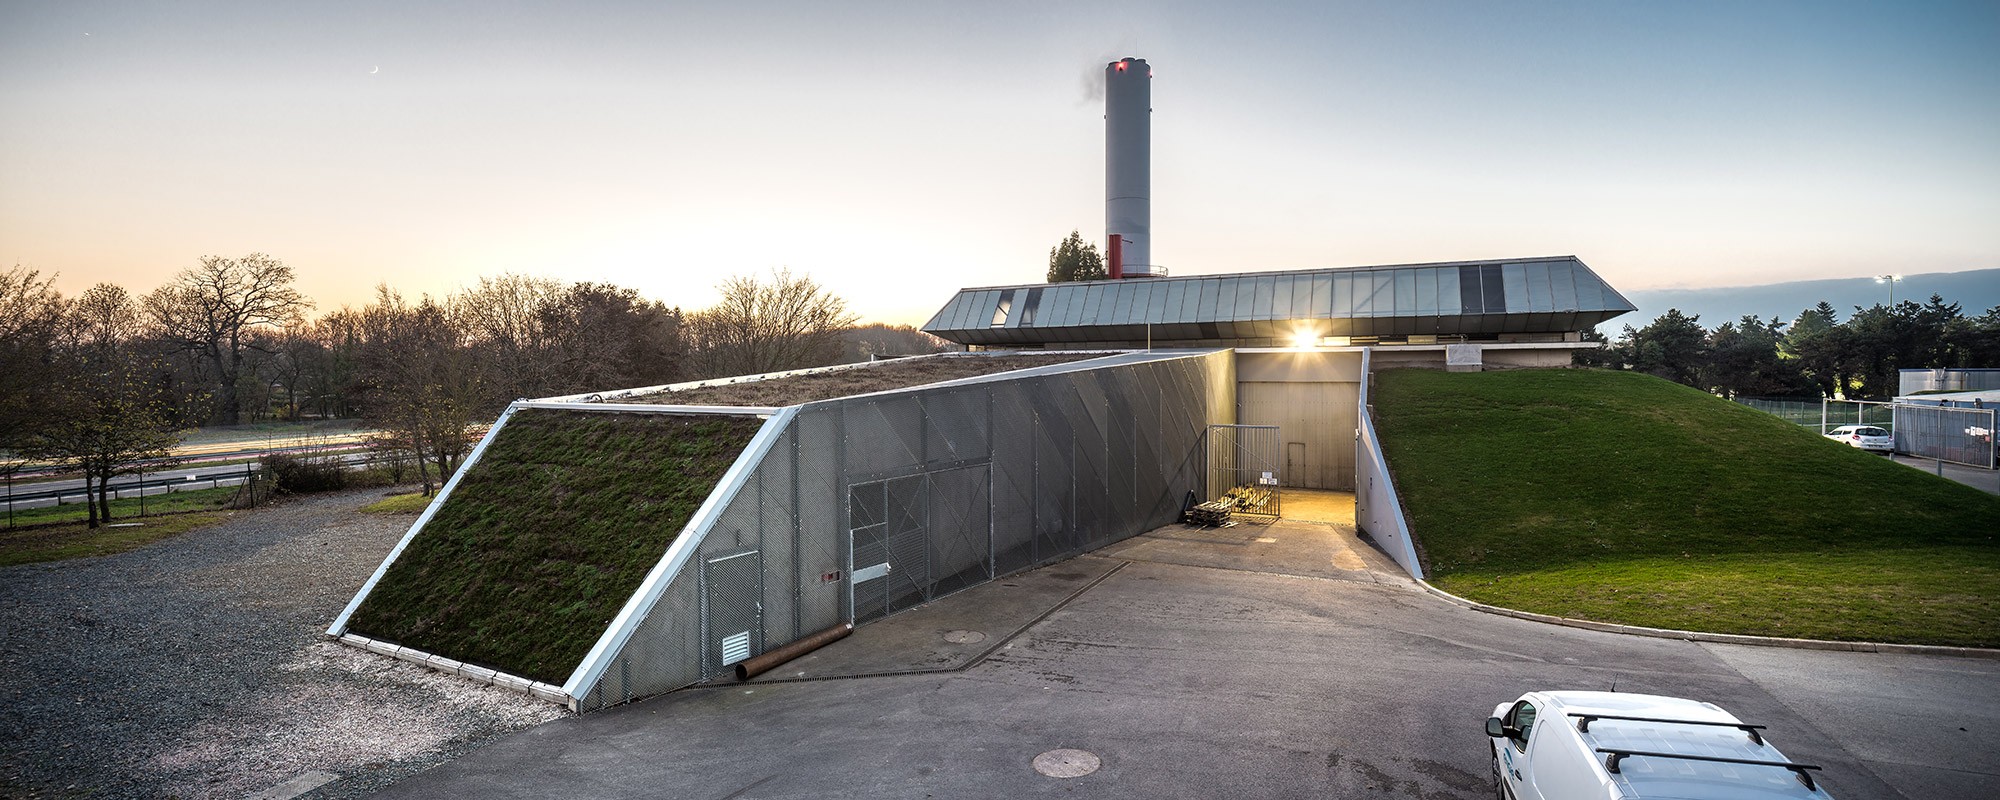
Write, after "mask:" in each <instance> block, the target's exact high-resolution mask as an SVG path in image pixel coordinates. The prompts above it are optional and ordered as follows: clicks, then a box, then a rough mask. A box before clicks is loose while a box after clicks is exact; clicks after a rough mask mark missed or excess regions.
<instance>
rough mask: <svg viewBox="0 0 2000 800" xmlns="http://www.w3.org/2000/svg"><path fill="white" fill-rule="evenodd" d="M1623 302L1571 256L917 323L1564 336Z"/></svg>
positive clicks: (1181, 284)
mask: <svg viewBox="0 0 2000 800" xmlns="http://www.w3.org/2000/svg"><path fill="white" fill-rule="evenodd" d="M1031 288H1039V289H1040V290H1041V292H1040V297H1041V304H1042V306H1043V307H1045V308H1052V309H1053V308H1061V309H1065V313H1060V314H1046V315H1044V314H1037V315H1036V317H1035V320H1034V321H1033V322H1032V323H1030V322H1027V321H1025V320H1020V321H1018V322H1016V320H1017V319H1018V317H1019V315H1010V317H1009V322H1008V324H1007V326H1006V327H1001V328H995V327H992V326H991V325H990V324H989V323H990V322H991V320H992V317H993V314H994V312H995V311H996V310H997V309H998V308H999V305H1000V303H1001V301H1002V299H1003V298H1006V297H1010V296H1025V295H1026V294H1027V291H1026V290H1028V289H1031ZM1632 310H1633V306H1632V303H1631V302H1630V301H1627V300H1626V299H1625V298H1624V297H1623V296H1621V295H1619V294H1618V292H1617V291H1616V290H1614V289H1612V288H1611V287H1610V286H1608V285H1606V284H1605V283H1604V281H1603V279H1601V278H1599V277H1598V276H1597V274H1596V273H1595V272H1592V271H1591V269H1590V268H1589V267H1588V266H1585V265H1584V263H1583V262H1582V261H1580V260H1578V259H1576V258H1575V257H1573V256H1562V257H1555V258H1530V259H1513V260H1500V261H1475V262H1454V263H1450V264H1413V265H1407V266H1389V267H1364V268H1348V269H1326V270H1307V271H1299V272H1276V273H1243V274H1238V275H1219V276H1193V277H1183V278H1149V279H1140V280H1126V281H1088V282H1079V283H1060V284H1048V285H1044V286H1021V287H1004V288H998V289H991V288H989V289H965V290H962V291H960V292H959V293H958V295H957V296H955V297H953V298H952V299H951V300H950V301H949V302H947V303H946V304H945V306H944V308H943V309H941V310H939V311H938V313H937V315H936V316H935V317H933V318H932V319H931V321H930V322H928V323H926V324H925V325H924V330H925V331H928V332H930V333H933V334H936V335H938V336H942V337H944V338H946V339H950V340H952V341H955V342H959V343H961V344H968V345H1033V344H1043V345H1049V344H1058V343H1100V344H1111V343H1127V342H1141V341H1148V340H1151V341H1156V342H1200V343H1203V344H1205V345H1213V346H1230V345H1249V344H1264V343H1274V344H1282V343H1285V341H1286V340H1288V339H1289V337H1290V336H1291V335H1292V334H1293V332H1294V331H1297V330H1300V329H1301V328H1305V327H1311V328H1313V329H1315V330H1317V331H1318V332H1319V333H1320V334H1321V335H1325V336H1407V335H1412V334H1425V335H1461V334H1462V335H1476V336H1483V335H1497V334H1505V333H1515V334H1522V333H1525V334H1557V333H1568V332H1573V331H1577V330H1581V329H1583V328H1586V327H1589V326H1592V325H1596V324H1598V323H1600V322H1603V321H1604V320H1607V319H1610V318H1612V317H1615V316H1618V315H1620V314H1624V313H1626V312H1629V311H1632Z"/></svg>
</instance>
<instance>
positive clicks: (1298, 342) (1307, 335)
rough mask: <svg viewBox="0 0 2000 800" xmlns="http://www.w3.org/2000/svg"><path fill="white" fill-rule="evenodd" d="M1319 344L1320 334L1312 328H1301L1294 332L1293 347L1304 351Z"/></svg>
mask: <svg viewBox="0 0 2000 800" xmlns="http://www.w3.org/2000/svg"><path fill="white" fill-rule="evenodd" d="M1318 342H1319V332H1318V331H1315V330H1313V329H1311V328H1300V329H1298V330H1296V331H1292V346H1293V347H1297V348H1299V349H1301V350H1303V349H1305V348H1308V347H1311V346H1313V345H1314V344H1316V343H1318Z"/></svg>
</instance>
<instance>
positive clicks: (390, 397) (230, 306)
mask: <svg viewBox="0 0 2000 800" xmlns="http://www.w3.org/2000/svg"><path fill="white" fill-rule="evenodd" d="M294 279H295V276H294V274H293V271H292V269H291V267H289V266H287V265H286V264H285V263H284V262H283V261H281V260H279V259H276V258H272V257H270V256H267V255H263V254H254V253H253V254H251V255H248V256H243V257H241V258H223V257H207V258H203V259H201V261H200V262H199V263H198V264H197V265H196V266H193V267H189V268H188V269H186V270H183V271H182V272H181V273H179V274H177V275H175V276H174V277H173V279H172V280H170V281H169V282H168V283H167V284H166V285H164V286H161V287H159V288H158V289H155V290H154V291H153V292H151V293H149V294H146V295H144V296H137V297H135V296H133V295H131V294H130V293H128V292H127V291H126V290H125V289H123V288H121V287H118V286H115V285H112V284H99V285H97V286H94V287H91V288H90V289H89V290H87V291H85V292H84V293H83V294H81V295H79V296H77V297H75V298H66V297H63V296H62V295H61V294H60V293H59V292H57V291H56V289H55V288H54V279H53V277H52V276H44V275H42V274H41V273H39V272H37V271H34V270H28V269H24V268H21V267H15V268H13V269H10V270H6V271H0V450H5V451H12V452H14V453H15V454H17V455H20V456H23V457H26V458H28V459H31V460H37V461H53V462H57V463H60V464H63V465H65V466H68V467H72V468H75V469H78V470H80V471H82V472H83V473H84V474H85V476H86V479H87V480H88V481H89V483H90V485H91V487H92V490H91V491H92V496H93V497H94V498H95V501H94V502H93V507H92V514H91V519H92V524H93V525H94V524H96V523H97V522H98V521H99V519H100V518H106V517H108V514H109V498H108V496H107V494H106V492H105V491H104V489H103V487H104V486H105V484H106V482H108V481H109V480H110V479H111V478H112V477H115V476H116V475H118V474H120V473H121V472H123V471H126V470H130V469H135V468H136V466H135V465H136V464H138V463H140V462H142V461H152V462H153V463H155V464H157V461H155V460H156V459H163V458H165V457H166V456H167V455H168V454H169V453H170V452H171V450H172V449H173V447H174V446H175V445H176V444H177V443H178V441H179V438H180V433H179V432H180V431H181V430H183V429H184V428H185V427H187V426H190V425H197V424H201V423H204V422H206V423H210V424H221V425H229V424H237V423H239V422H241V421H243V420H244V419H246V418H248V419H252V420H255V419H261V418H266V417H272V416H277V417H284V418H289V419H293V420H296V419H300V418H303V417H306V416H317V417H323V418H347V417H360V418H362V419H364V420H367V421H369V422H370V423H372V424H374V425H376V426H378V427H381V428H383V429H385V430H387V431H390V432H391V433H392V434H393V436H394V439H395V441H394V443H393V444H394V446H395V447H397V448H400V449H402V450H404V451H406V452H407V453H409V454H410V455H412V456H414V457H415V458H417V459H418V461H419V462H421V463H425V464H428V465H430V466H431V467H432V468H433V469H432V470H423V471H420V472H421V473H422V474H424V476H425V481H426V487H425V488H426V491H429V489H430V485H429V479H430V475H431V474H436V475H448V474H450V472H451V471H452V470H453V469H455V468H456V466H457V463H458V461H459V459H461V458H463V456H464V454H465V452H466V450H467V449H468V446H469V443H468V440H467V437H466V435H465V431H466V428H467V426H468V425H469V424H470V423H472V422H475V421H480V420H487V419H491V418H493V417H494V416H496V415H497V414H498V413H499V410H500V409H501V408H502V407H503V406H505V404H506V403H507V402H508V401H511V400H513V399H515V398H520V397H543V396H551V395H560V394H570V393H577V392H584V391H590V390H598V389H612V388H626V387H634V386H647V385H656V384H663V383H673V382H676V381H682V380H692V379H698V378H705V377H719V376H724V375H738V374H745V373H753V372H770V371H777V370H784V369H796V368H801V367H808V366H819V365H824V364H831V363H837V362H839V361H841V360H843V359H846V360H858V359H866V358H869V357H872V356H876V355H886V354H906V353H910V352H933V351H936V350H938V349H940V348H941V347H942V342H941V341H940V340H937V339H935V338H932V337H929V336H927V335H925V334H922V333H921V332H918V331H915V330H912V329H909V328H907V327H904V328H891V327H887V326H869V327H867V328H861V329H855V328H853V326H854V323H855V318H854V315H852V314H850V313H848V311H847V309H846V303H845V301H844V300H842V299H841V298H839V297H837V296H835V295H833V294H831V293H830V292H828V291H827V290H826V289H825V288H824V287H821V286H820V285H818V284H817V283H815V282H814V281H813V280H812V279H811V278H809V277H806V276H803V275H793V274H791V273H790V272H787V271H782V270H781V271H777V272H774V273H772V274H771V275H769V276H767V277H763V278H757V277H736V278H730V279H728V280H726V281H725V282H724V283H723V284H722V286H721V290H722V300H721V302H719V303H717V304H716V305H715V306H714V307H712V308H708V309H703V310H700V311H695V312H683V311H682V310H680V309H679V308H676V307H671V306H668V305H666V304H665V303H662V302H659V301H656V300H650V299H647V298H644V297H642V296H640V295H639V293H638V292H636V291H634V290H632V289H629V288H625V287H619V286H613V285H608V284H601V283H590V282H580V283H570V284H564V283H561V282H558V281H554V280H549V279H546V278H537V277H529V276H522V275H503V276H500V277H497V278H487V279H482V280H481V281H480V282H479V284H478V285H477V286H474V287H470V288H467V289H465V290H462V291H460V292H457V293H455V294H452V295H450V296H447V297H444V298H436V299H434V298H431V297H428V296H424V297H419V298H417V299H414V300H412V299H408V298H405V297H404V296H403V295H402V294H401V293H399V292H397V291H396V290H395V289H393V288H390V287H388V286H380V287H378V288H377V289H376V293H375V297H374V298H373V300H372V301H371V302H369V303H368V304H366V305H364V306H362V307H360V308H349V307H343V308H340V309H338V310H333V311H329V312H326V313H323V314H320V315H318V316H312V315H311V313H310V312H312V310H313V304H312V302H311V301H310V299H308V298H306V297H305V296H304V295H303V294H302V293H300V292H299V291H298V290H297V289H296V288H295V287H294V285H293V284H294ZM899 348H903V349H902V351H901V352H900V353H897V352H892V351H895V350H897V349H899Z"/></svg>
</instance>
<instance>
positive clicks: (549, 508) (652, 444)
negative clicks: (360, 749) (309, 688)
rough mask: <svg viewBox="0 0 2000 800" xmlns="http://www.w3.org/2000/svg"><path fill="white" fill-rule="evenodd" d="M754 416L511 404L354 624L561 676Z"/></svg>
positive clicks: (378, 634) (674, 530) (707, 488)
mask: <svg viewBox="0 0 2000 800" xmlns="http://www.w3.org/2000/svg"><path fill="white" fill-rule="evenodd" d="M759 424H760V423H759V421H758V420H757V419H755V418H749V417H719V416H699V417H697V416H675V415H665V414H605V413H582V412H574V411H548V410H539V409H529V410H524V411H521V412H519V413H516V414H515V415H514V417H513V418H512V419H511V420H509V421H508V422H507V425H506V427H504V428H502V429H501V431H500V434H499V436H498V437H496V438H495V439H494V440H493V443H492V444H491V445H489V446H488V447H487V449H486V453H485V456H484V457H482V458H481V459H480V460H479V462H478V463H476V464H474V465H473V466H472V467H471V469H470V470H469V471H467V472H466V473H465V476H464V477H463V478H462V479H460V481H459V484H458V486H457V488H455V489H454V490H453V491H452V493H451V496H450V497H449V498H447V499H446V502H445V503H444V505H443V506H441V507H440V508H439V509H438V512H437V514H436V515H435V516H433V517H432V518H431V521H430V523H429V524H428V525H426V526H424V529H423V531H422V532H420V533H419V534H418V535H417V537H416V538H415V539H413V540H411V541H410V545H409V547H408V548H406V549H405V550H404V551H403V554H402V556H401V557H400V558H398V559H397V560H396V563H395V564H393V565H391V566H390V567H389V570H388V572H387V573H385V574H383V576H382V580H381V582H379V583H377V584H376V586H375V590H374V591H373V592H371V593H370V594H369V595H368V599H367V600H365V601H363V602H362V604H361V607H360V608H359V609H356V610H355V613H354V616H353V618H352V619H351V620H350V621H349V628H351V629H352V630H353V631H354V632H356V633H359V634H362V635H365V636H370V637H374V638H379V639H385V640H388V641H392V642H396V643H399V644H402V645H405V646H409V647H416V648H418V649H421V650H424V651H426V652H430V653H435V654H437V655H441V656H445V657H447V658H454V659H458V660H460V661H466V662H470V663H474V664H481V665H484V666H487V667H491V668H494V669H498V670H500V671H502V672H507V673H510V674H514V675H520V676H523V677H528V678H533V679H536V680H540V681H544V682H547V683H555V684H560V683H562V682H563V681H564V680H565V679H567V678H568V677H569V674H570V672H571V671H573V670H574V669H575V668H576V665H577V664H578V663H579V662H581V661H582V660H583V656H584V655H585V654H586V653H588V652H589V651H590V647H591V645H593V644H595V643H596V642H597V637H598V636H599V635H600V634H602V633H603V632H604V628H605V626H606V625H607V624H609V623H610V621H611V619H612V617H614V616H616V615H617V614H618V610H619V608H620V607H622V606H623V605H624V604H625V601H626V599H627V598H629V597H630V596H631V595H632V592H633V591H635V590H637V589H638V587H639V583H640V581H641V580H643V579H644V578H645V577H646V572H647V571H648V570H650V569H652V567H653V565H654V564H655V563H657V562H658V561H659V560H660V557H661V556H662V555H664V554H665V553H666V551H667V545H669V544H672V543H673V540H674V538H675V537H676V536H678V535H679V534H680V532H681V528H682V527H684V526H686V525H687V523H688V520H689V519H690V518H692V517H693V516H694V512H695V511H696V510H697V509H699V508H700V507H701V503H702V501H703V500H704V499H706V498H707V497H708V495H709V493H710V492H711V491H713V490H714V488H715V485H716V483H717V482H719V481H720V480H721V478H722V473H723V472H725V471H727V470H728V469H729V465H730V464H731V463H734V461H735V460H736V457H737V455H738V454H739V453H740V452H741V451H742V449H743V447H744V445H746V444H748V443H749V441H750V437H751V436H753V435H754V434H755V433H756V432H757V428H758V426H759Z"/></svg>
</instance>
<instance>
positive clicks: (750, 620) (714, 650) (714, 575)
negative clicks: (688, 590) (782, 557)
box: [701, 550, 764, 675]
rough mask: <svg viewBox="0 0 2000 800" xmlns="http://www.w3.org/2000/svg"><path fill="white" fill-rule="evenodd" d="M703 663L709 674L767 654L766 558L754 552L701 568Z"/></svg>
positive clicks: (714, 560)
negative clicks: (765, 632) (760, 654)
mask: <svg viewBox="0 0 2000 800" xmlns="http://www.w3.org/2000/svg"><path fill="white" fill-rule="evenodd" d="M701 583H702V593H701V606H702V608H701V620H702V663H703V664H704V665H705V672H706V673H707V674H709V675H716V674H720V673H721V672H722V671H723V670H726V669H728V668H729V667H730V666H732V665H734V664H735V663H736V662H738V661H742V660H744V659H747V658H749V657H751V656H753V655H756V654H758V653H761V652H764V557H763V554H762V553H760V552H758V551H756V550H750V551H746V552H742V553H736V554H733V555H726V556H718V557H716V558H711V559H708V560H707V561H704V562H702V565H701Z"/></svg>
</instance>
